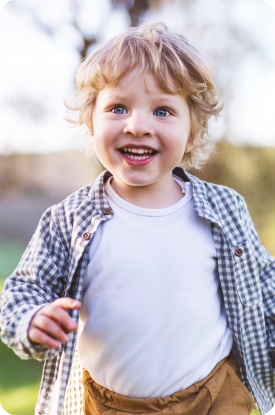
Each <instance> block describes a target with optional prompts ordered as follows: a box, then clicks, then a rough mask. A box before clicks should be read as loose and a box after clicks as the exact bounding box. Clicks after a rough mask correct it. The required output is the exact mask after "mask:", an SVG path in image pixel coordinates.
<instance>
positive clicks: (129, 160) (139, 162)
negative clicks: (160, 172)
mask: <svg viewBox="0 0 275 415" xmlns="http://www.w3.org/2000/svg"><path fill="white" fill-rule="evenodd" d="M120 154H121V156H122V158H123V160H125V161H126V163H127V164H130V165H131V166H146V165H147V164H149V163H150V162H151V161H152V160H153V159H154V158H155V156H156V154H157V153H155V154H153V155H151V156H149V157H147V158H145V159H141V158H140V159H134V158H130V157H128V156H127V155H126V154H124V153H120Z"/></svg>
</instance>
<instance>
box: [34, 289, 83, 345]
mask: <svg viewBox="0 0 275 415" xmlns="http://www.w3.org/2000/svg"><path fill="white" fill-rule="evenodd" d="M80 305H81V304H80V302H79V301H76V300H73V299H72V298H68V297H63V298H59V299H58V300H55V301H54V302H53V303H51V304H47V305H45V306H44V307H42V308H41V309H40V310H38V311H37V313H36V314H35V315H34V317H33V319H32V321H31V324H30V327H29V331H28V336H29V339H30V341H32V342H33V343H37V344H42V345H43V346H47V347H51V348H54V349H56V348H57V347H58V346H59V345H60V343H64V344H65V343H67V342H68V340H69V337H68V333H70V332H73V331H76V330H77V327H78V325H77V323H76V322H75V321H74V320H73V319H72V318H71V316H70V315H69V314H68V313H67V310H76V309H78V308H80Z"/></svg>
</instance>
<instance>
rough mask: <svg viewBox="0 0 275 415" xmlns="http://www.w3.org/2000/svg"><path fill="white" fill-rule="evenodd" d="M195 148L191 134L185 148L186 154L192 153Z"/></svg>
mask: <svg viewBox="0 0 275 415" xmlns="http://www.w3.org/2000/svg"><path fill="white" fill-rule="evenodd" d="M193 147H194V145H193V138H192V136H191V134H190V136H189V138H188V140H187V143H186V146H185V154H186V153H190V151H191V150H192V149H193Z"/></svg>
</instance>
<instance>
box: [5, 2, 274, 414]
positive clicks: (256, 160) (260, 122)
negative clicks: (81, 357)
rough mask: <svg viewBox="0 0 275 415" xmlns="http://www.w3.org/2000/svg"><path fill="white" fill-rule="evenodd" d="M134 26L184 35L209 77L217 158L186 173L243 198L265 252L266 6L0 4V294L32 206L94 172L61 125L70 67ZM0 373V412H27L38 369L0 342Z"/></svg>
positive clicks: (270, 22) (270, 56) (30, 226)
mask: <svg viewBox="0 0 275 415" xmlns="http://www.w3.org/2000/svg"><path fill="white" fill-rule="evenodd" d="M142 21H149V22H150V21H162V22H164V23H166V24H167V26H168V27H169V28H170V29H171V30H174V31H176V32H180V33H182V34H184V35H185V36H187V37H188V38H189V39H190V41H191V43H193V44H194V45H195V46H196V47H197V49H199V51H200V52H201V53H202V54H203V56H204V59H205V60H206V62H207V63H208V65H209V66H210V68H211V70H212V72H213V73H214V78H215V80H216V82H217V84H218V87H219V89H220V91H221V95H222V98H223V101H224V110H223V113H222V116H221V117H220V118H219V120H218V121H217V122H216V123H213V124H211V133H212V135H213V138H214V139H215V140H216V141H217V143H218V146H217V147H218V150H217V152H216V153H215V155H214V157H213V159H212V160H211V161H210V163H209V165H208V167H206V169H204V170H203V171H202V172H198V174H199V175H200V176H201V177H203V178H206V179H207V180H211V181H214V182H217V183H222V184H225V185H229V186H231V187H233V188H235V189H236V190H238V191H239V192H241V193H242V194H243V195H244V196H245V197H246V199H247V202H248V206H249V208H250V211H251V214H252V217H253V220H254V221H255V223H256V226H257V229H258V231H259V234H260V237H261V239H262V241H263V243H264V244H265V245H266V246H267V247H268V249H269V250H270V251H271V252H272V253H273V254H275V213H274V206H275V174H274V170H275V115H274V112H275V0H169V1H168V0H140V1H137V0H136V1H135V0H100V1H92V0H58V1H56V0H47V1H44V0H43V1H42V0H12V1H8V2H7V1H5V0H0V289H1V287H2V285H3V282H4V280H5V278H6V277H7V276H8V275H9V274H10V273H11V272H12V269H13V267H14V266H15V265H16V263H17V261H18V259H19V257H20V255H21V254H22V252H23V250H24V248H25V246H26V244H27V241H28V239H29V238H30V236H31V234H32V232H33V231H34V229H35V227H36V224H37V221H38V219H39V217H40V216H41V213H42V212H43V210H44V209H46V207H48V206H49V205H51V204H52V203H56V202H58V201H59V200H61V199H62V198H63V197H65V196H66V195H67V194H68V193H69V192H71V191H73V190H76V189H77V188H78V187H79V186H81V185H83V184H85V183H87V182H88V181H91V180H92V179H93V178H94V176H95V174H96V173H97V172H98V171H99V169H100V167H99V166H98V165H97V164H96V162H95V161H94V160H89V159H86V158H85V154H83V153H84V149H85V146H86V143H87V142H88V141H89V137H88V135H86V136H85V135H83V132H82V131H80V130H79V129H76V128H72V127H71V126H69V125H68V124H67V123H66V121H65V120H64V117H65V116H66V110H65V107H64V104H63V101H64V99H69V98H70V97H71V96H72V95H73V93H74V78H75V73H76V70H77V68H78V66H79V64H80V62H81V61H82V59H83V58H84V57H85V56H86V55H87V54H89V53H90V52H91V51H92V50H93V49H94V48H96V47H98V45H99V44H101V43H102V42H104V41H105V40H107V39H108V38H110V37H111V36H114V35H116V34H118V33H120V32H122V31H124V30H125V29H127V27H129V26H131V25H137V24H138V23H139V22H142ZM0 368H1V370H0V402H1V403H2V405H3V407H4V408H5V409H6V410H7V411H8V412H10V413H11V414H13V415H30V414H31V413H33V407H34V402H35V398H36V395H37V389H38V382H39V377H40V371H41V365H40V364H38V365H36V364H31V363H28V364H27V363H26V362H21V361H19V360H18V359H17V358H15V357H14V356H13V354H12V352H10V351H9V350H8V349H7V348H6V347H4V346H3V345H2V344H1V343H0ZM18 374H19V375H18Z"/></svg>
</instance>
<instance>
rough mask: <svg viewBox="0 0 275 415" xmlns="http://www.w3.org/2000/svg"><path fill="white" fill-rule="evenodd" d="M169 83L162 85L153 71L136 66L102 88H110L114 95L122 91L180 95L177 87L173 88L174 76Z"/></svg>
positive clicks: (109, 90) (127, 92)
mask: <svg viewBox="0 0 275 415" xmlns="http://www.w3.org/2000/svg"><path fill="white" fill-rule="evenodd" d="M168 83H169V86H170V88H169V89H168V88H167V84H168ZM167 84H166V85H162V84H161V82H160V80H159V79H157V77H156V76H155V75H154V74H153V73H152V72H151V71H149V70H144V68H142V67H139V66H136V67H134V68H133V69H131V70H130V71H129V72H127V73H125V74H123V75H122V76H120V77H119V79H118V80H117V81H116V82H115V84H114V85H110V87H109V86H108V85H106V86H105V87H103V88H102V90H105V92H107V90H108V92H109V93H111V94H112V95H114V94H121V93H126V94H131V93H135V94H138V93H139V92H140V93H141V92H144V93H147V94H158V95H166V96H169V95H170V96H174V95H178V93H177V92H178V91H177V89H176V87H174V88H171V85H172V78H171V79H170V80H168V82H167ZM99 92H100V91H99Z"/></svg>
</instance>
